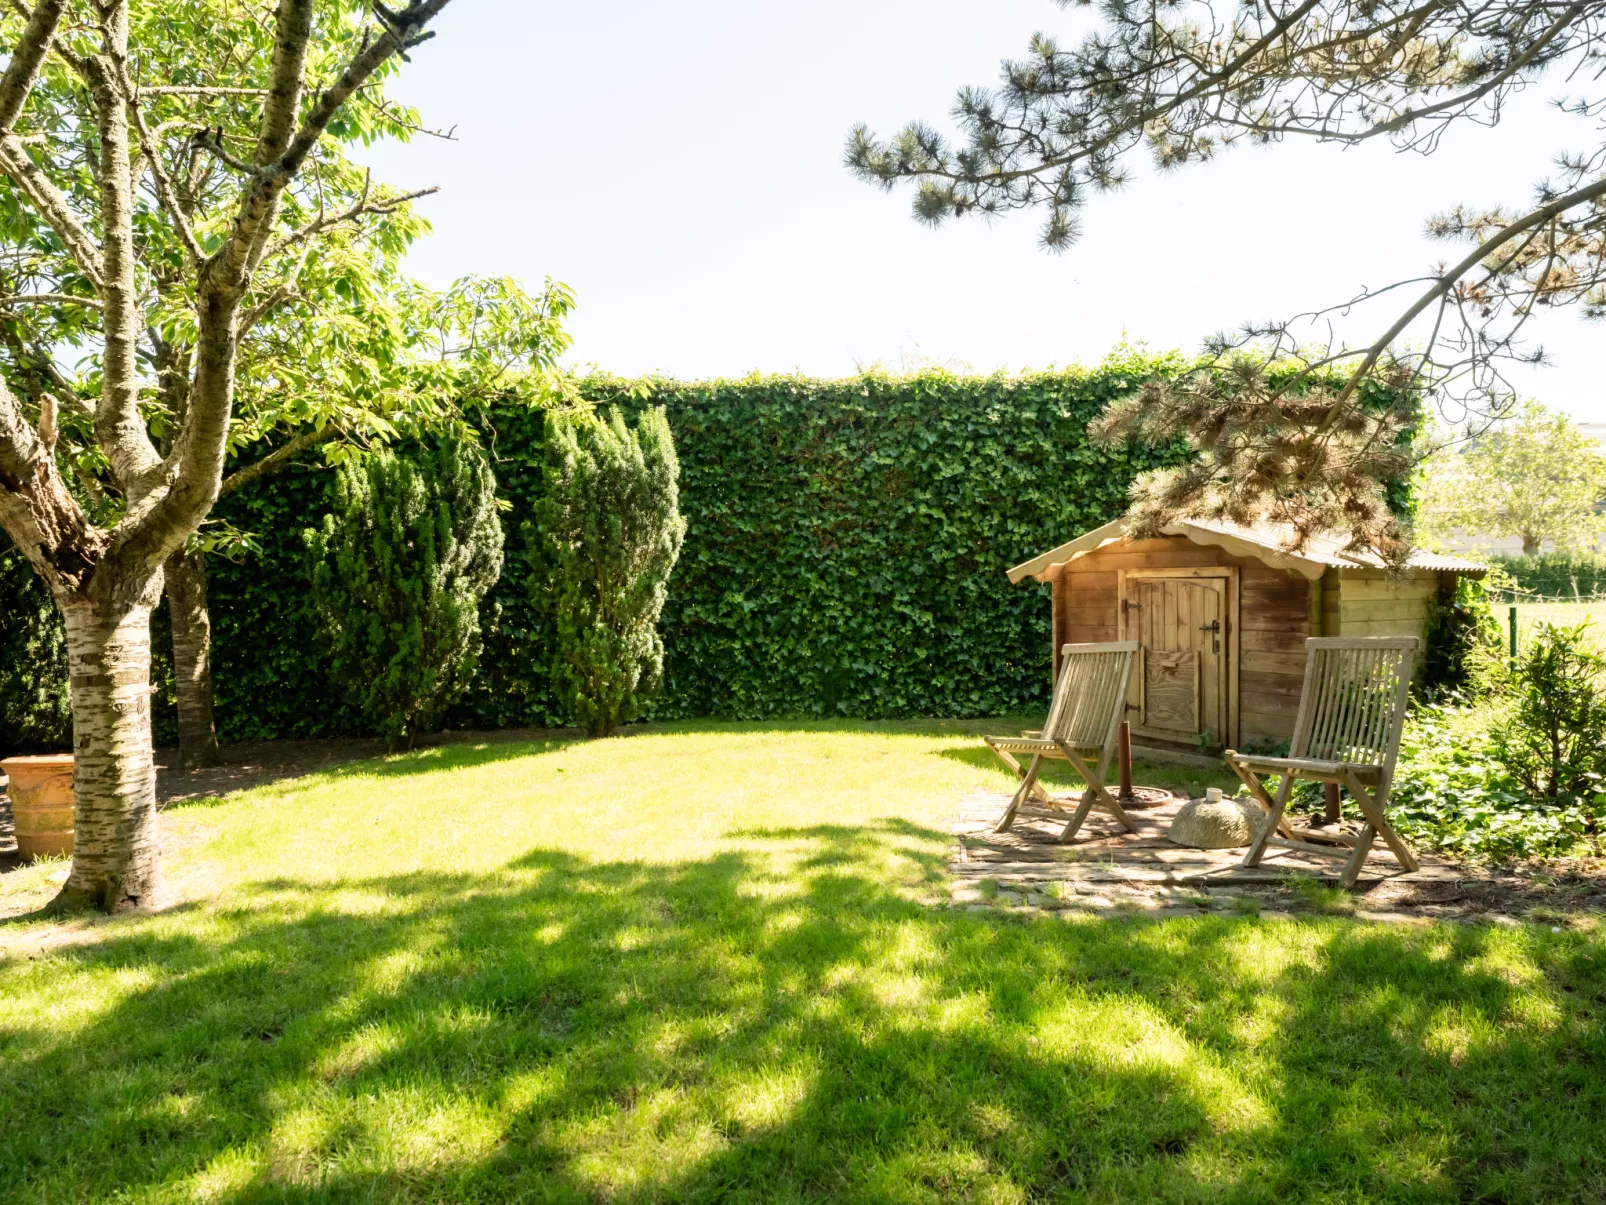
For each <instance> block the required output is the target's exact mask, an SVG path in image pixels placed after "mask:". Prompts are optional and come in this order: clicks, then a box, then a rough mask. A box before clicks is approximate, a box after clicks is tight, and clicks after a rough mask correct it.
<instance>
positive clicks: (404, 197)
mask: <svg viewBox="0 0 1606 1205" xmlns="http://www.w3.org/2000/svg"><path fill="white" fill-rule="evenodd" d="M438 192H440V188H439V187H434V188H420V189H418V190H417V191H416V192H409V193H403V194H401V195H400V196H396V197H384V198H382V199H380V200H378V201H370V200H368V185H367V182H366V181H365V182H364V183H363V192H362V196H361V197H360V198H359V199H358V200H357V202H356V203H355V204H353V205H352V206H351V207H350V208H348V209H346V210H343V211H342V212H340V213H336V214H329V215H327V216H325V217H321V218H318V219H316V220H315V221H311V222H308V223H307V224H306V225H305V226H303V227H301V229H299V230H296V231H293V232H291V233H290V234H287V235H285V236H284V237H283V238H280V239H276V240H274V241H273V242H271V243H269V244H268V247H267V250H266V251H264V252H263V255H262V260H263V262H264V263H266V262H268V261H270V260H272V259H273V258H274V257H275V256H277V255H283V254H284V253H285V252H286V251H288V250H290V248H291V247H294V246H296V245H297V244H299V243H303V242H305V241H306V240H308V239H310V238H312V237H314V236H315V235H319V234H322V233H323V232H324V231H325V230H328V229H330V228H331V227H333V226H338V225H340V223H342V222H351V221H355V220H356V219H357V218H360V217H362V216H363V215H365V214H370V213H378V214H383V213H394V212H396V210H398V209H400V208H401V207H402V206H403V205H405V204H407V203H408V202H409V201H416V200H418V198H420V197H429V196H434V195H435V194H436V193H438Z"/></svg>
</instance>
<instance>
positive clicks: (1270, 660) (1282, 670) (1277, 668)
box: [1239, 647, 1305, 682]
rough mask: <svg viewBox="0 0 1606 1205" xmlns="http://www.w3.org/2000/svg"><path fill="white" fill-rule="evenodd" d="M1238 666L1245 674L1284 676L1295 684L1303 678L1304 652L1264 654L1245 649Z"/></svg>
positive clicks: (1302, 649) (1301, 650)
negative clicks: (1291, 679)
mask: <svg viewBox="0 0 1606 1205" xmlns="http://www.w3.org/2000/svg"><path fill="white" fill-rule="evenodd" d="M1239 664H1240V665H1241V666H1242V667H1243V671H1244V672H1245V673H1250V672H1253V673H1257V674H1284V675H1286V676H1288V677H1291V678H1293V679H1294V681H1296V682H1300V681H1303V680H1304V678H1305V650H1304V648H1303V647H1301V648H1300V649H1299V651H1297V652H1295V651H1293V650H1284V651H1277V652H1265V651H1262V650H1260V649H1247V650H1245V651H1244V652H1243V654H1242V655H1241V658H1240V661H1239Z"/></svg>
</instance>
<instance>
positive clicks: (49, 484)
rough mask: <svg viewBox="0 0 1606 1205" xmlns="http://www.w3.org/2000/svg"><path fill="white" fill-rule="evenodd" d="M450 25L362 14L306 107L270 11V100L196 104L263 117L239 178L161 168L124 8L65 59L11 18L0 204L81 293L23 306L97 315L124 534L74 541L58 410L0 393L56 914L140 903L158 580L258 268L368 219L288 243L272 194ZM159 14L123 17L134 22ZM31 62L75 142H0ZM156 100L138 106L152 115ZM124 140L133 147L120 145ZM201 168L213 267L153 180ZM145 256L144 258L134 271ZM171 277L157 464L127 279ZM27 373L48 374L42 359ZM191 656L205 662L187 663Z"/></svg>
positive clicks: (152, 892)
mask: <svg viewBox="0 0 1606 1205" xmlns="http://www.w3.org/2000/svg"><path fill="white" fill-rule="evenodd" d="M447 3H448V0H406V3H405V4H403V5H402V6H401V7H400V8H399V9H396V10H392V9H390V8H387V7H386V6H385V5H382V4H375V5H373V6H372V7H373V11H372V14H371V16H372V21H373V25H372V26H371V27H365V28H364V30H363V32H362V34H361V37H360V40H357V41H353V43H352V57H351V58H350V60H349V61H348V62H347V64H346V66H345V68H344V70H342V71H340V72H339V74H338V75H337V76H336V77H335V78H334V79H333V81H332V82H331V83H329V84H328V85H327V86H326V87H324V88H323V89H322V91H320V92H319V93H317V95H316V96H315V97H313V98H311V101H310V104H306V105H304V104H303V100H304V99H306V98H305V93H304V85H305V82H306V79H305V77H306V68H307V52H308V48H309V46H310V45H311V43H312V39H313V37H314V25H315V22H314V14H315V10H316V9H317V7H318V5H317V4H316V0H277V4H276V5H275V6H274V17H273V22H274V32H273V43H272V55H271V63H270V64H268V65H267V71H266V76H265V78H264V79H263V82H265V83H266V85H267V86H266V87H261V88H257V87H252V88H243V89H231V88H221V89H211V88H208V87H203V88H201V89H200V90H201V91H203V92H207V91H222V92H226V93H231V94H232V93H233V92H241V93H244V94H250V95H260V96H261V97H262V102H261V113H260V119H259V120H257V121H255V122H253V123H252V124H254V125H255V127H256V133H255V136H254V137H255V149H254V151H253V152H252V154H251V156H250V158H249V160H242V159H239V158H236V157H235V155H234V153H233V151H231V150H230V149H229V147H230V146H239V145H243V144H245V142H246V141H247V137H248V135H247V133H246V132H245V130H243V129H236V130H235V131H234V132H233V135H232V138H233V140H232V142H231V141H228V140H226V139H225V137H224V131H223V129H222V127H221V126H219V127H214V128H212V129H210V130H201V131H200V132H199V133H195V132H193V131H191V132H186V133H185V135H184V137H185V139H186V143H185V145H186V146H187V147H188V151H187V152H182V153H180V157H179V158H178V159H174V158H173V154H172V148H171V147H169V148H166V150H165V151H164V148H163V146H162V144H161V139H160V137H159V134H160V132H161V131H166V130H169V126H167V125H160V126H158V127H157V133H155V134H153V133H152V132H151V131H150V130H149V129H148V128H147V126H146V124H145V118H144V116H143V114H142V108H141V107H142V105H143V104H144V103H145V99H146V98H145V96H144V94H142V92H141V87H140V85H139V83H138V82H137V78H138V74H139V69H140V66H141V62H142V60H143V58H144V56H143V55H142V54H138V53H136V54H133V55H131V54H130V49H129V29H130V11H131V5H130V0H96V3H94V4H93V5H89V6H87V8H88V9H89V10H90V15H92V16H93V25H85V26H83V28H82V30H81V31H80V30H79V29H78V27H77V26H75V27H74V31H75V32H74V33H73V36H72V37H71V38H69V39H57V37H56V34H57V27H58V26H59V25H60V23H61V21H62V19H63V14H64V13H65V11H66V9H67V7H68V5H67V3H66V0H34V3H33V5H32V8H31V10H30V9H29V8H28V7H27V6H25V5H21V4H18V5H15V6H14V7H16V8H18V9H19V10H21V14H20V15H21V18H22V20H21V27H20V30H19V28H18V25H17V23H16V22H15V21H14V20H12V19H11V18H10V17H9V15H8V16H7V17H6V32H7V34H8V38H7V42H8V45H7V58H6V63H5V66H4V68H3V70H0V175H4V176H5V177H6V178H7V179H8V180H9V182H10V185H11V188H12V192H11V193H10V194H8V195H9V196H11V197H12V199H13V200H25V201H26V203H27V207H28V211H29V212H30V213H31V214H32V215H33V220H36V221H37V222H39V223H40V224H41V225H42V226H48V227H50V229H51V230H52V231H53V232H54V235H55V240H56V242H57V243H58V244H59V246H60V248H61V250H62V254H63V255H64V256H65V257H67V258H68V259H70V261H71V268H70V271H68V272H67V273H66V278H68V279H70V281H71V282H72V283H73V285H74V287H75V288H76V287H80V286H84V285H87V286H88V288H90V289H92V290H93V292H94V296H93V297H88V296H82V297H79V296H75V295H67V294H56V293H49V294H45V293H41V294H38V295H36V296H35V297H33V298H32V299H31V300H34V301H42V300H44V299H45V298H46V297H51V298H54V299H55V300H56V301H58V302H59V301H64V302H66V303H71V304H76V305H81V306H84V307H87V308H89V309H91V310H95V311H98V312H99V314H100V334H101V338H102V342H103V354H102V356H101V374H100V396H99V398H98V399H97V401H96V403H95V405H94V407H93V418H94V422H93V431H94V442H95V444H96V446H97V447H98V449H99V451H100V452H101V454H102V455H103V456H104V458H105V464H106V469H107V472H108V473H109V475H110V478H111V484H112V485H113V487H114V490H115V492H116V494H117V495H118V496H119V498H120V503H121V505H120V506H119V508H118V510H120V512H121V513H120V514H119V515H118V517H117V518H116V520H115V522H114V523H113V524H112V525H111V526H110V527H109V528H108V527H101V526H98V525H97V524H96V523H95V522H94V521H92V519H91V515H90V514H89V513H88V512H86V510H85V508H84V507H83V506H82V505H80V503H79V502H78V500H77V499H76V498H75V497H74V496H73V493H72V491H70V490H69V489H68V488H67V484H66V480H65V478H64V476H63V465H62V464H61V463H60V462H59V460H58V457H57V452H56V445H57V440H58V437H59V436H60V434H61V432H60V428H59V425H58V423H57V421H56V418H57V412H58V403H59V402H60V400H61V398H60V397H57V396H56V394H55V393H52V392H51V390H44V391H42V392H40V393H39V394H38V395H37V396H36V397H35V398H34V402H33V406H32V408H25V407H24V404H23V402H22V401H21V400H20V399H19V397H18V396H17V395H16V394H15V393H14V392H13V391H12V388H11V385H10V383H9V377H8V375H7V374H0V528H4V530H5V532H6V534H7V535H9V536H10V537H11V540H12V542H13V543H14V544H16V546H17V548H18V549H19V550H21V551H22V553H23V554H24V555H25V556H27V558H28V560H29V561H30V562H31V563H32V565H33V567H34V568H35V570H37V571H38V573H39V575H40V577H41V578H42V579H43V580H44V582H45V584H46V585H47V586H48V587H49V589H50V592H51V596H52V597H53V598H54V599H55V601H56V605H57V607H59V608H60V610H61V612H62V616H63V618H64V620H65V622H66V627H67V644H68V658H69V671H70V679H71V689H72V700H73V752H74V755H75V762H76V765H75V769H74V775H73V780H74V788H75V791H76V795H77V809H76V817H75V834H74V845H75V850H74V858H73V867H72V871H71V873H70V875H69V877H68V879H67V884H66V886H65V887H64V888H63V889H62V892H61V895H60V896H58V897H57V900H56V902H55V905H54V906H57V907H59V906H64V905H71V904H75V903H90V904H94V905H96V906H98V907H100V908H103V909H105V910H107V911H116V910H118V909H120V908H127V907H140V906H150V905H151V904H153V903H154V902H155V900H156V895H157V889H158V886H159V884H158V875H157V865H158V844H157V826H156V775H155V765H154V762H153V760H152V756H151V715H150V616H151V610H152V608H153V607H154V606H155V605H156V602H157V600H158V599H159V598H160V597H161V593H162V588H163V569H164V566H165V565H166V563H167V562H168V561H169V559H171V558H173V557H175V556H180V557H181V556H182V553H183V548H184V544H185V541H186V540H187V539H188V537H189V536H190V535H191V534H193V533H194V532H195V531H196V529H197V528H198V527H199V526H200V524H201V522H202V521H203V520H204V519H205V518H206V515H207V512H208V511H210V510H211V508H212V503H213V502H215V501H216V500H217V497H218V492H219V490H220V488H221V482H222V476H223V464H224V458H225V456H226V454H227V445H228V435H229V427H230V420H231V415H232V410H233V403H234V388H235V380H234V376H235V363H236V354H237V351H238V344H239V332H240V329H241V323H242V317H241V305H242V302H243V301H244V300H245V299H246V298H247V297H248V296H249V295H250V294H251V290H252V288H253V278H254V276H255V274H256V273H257V271H258V270H259V269H260V268H261V267H262V265H263V263H264V261H265V260H267V261H272V262H281V261H282V262H285V263H289V262H290V260H289V257H290V256H291V255H292V254H294V253H295V249H296V248H297V247H303V244H305V243H306V242H307V241H308V240H310V239H313V238H315V237H317V236H318V235H319V234H320V233H321V232H322V231H324V230H325V229H327V228H328V227H329V226H330V225H331V224H332V223H334V222H338V221H343V220H346V219H347V218H351V217H355V216H357V215H360V214H361V213H363V212H369V211H371V210H370V209H368V208H367V202H366V193H365V199H364V201H363V202H360V203H359V205H358V206H357V207H356V208H354V209H352V210H350V211H348V212H346V213H344V214H342V215H339V216H331V215H326V214H322V213H320V216H319V217H318V218H315V219H313V220H312V221H310V222H307V223H305V224H303V225H300V226H298V227H291V228H287V229H280V219H281V218H282V217H283V216H284V211H283V204H282V202H283V197H284V193H285V190H286V189H287V188H288V187H289V186H290V185H291V182H292V181H294V180H295V179H296V177H297V176H298V175H299V174H300V173H301V171H302V169H303V168H304V167H305V166H306V164H307V163H308V161H309V159H310V158H311V157H312V156H313V154H314V151H315V149H316V147H317V145H318V142H319V140H320V139H321V138H323V136H324V135H325V133H326V132H327V130H328V129H329V126H330V123H331V122H332V121H334V120H335V118H336V115H337V114H338V113H339V112H340V110H341V108H342V106H344V105H345V104H346V102H347V101H348V100H349V99H350V98H351V97H353V96H354V95H356V94H357V93H358V92H359V91H360V90H361V89H363V88H364V87H365V86H368V85H369V83H370V81H371V80H373V78H374V76H375V73H376V72H379V71H380V70H381V68H383V67H384V66H385V64H386V63H387V62H388V61H389V60H390V59H391V58H393V57H395V56H397V55H401V56H403V57H405V54H406V51H408V50H410V49H412V48H414V47H416V46H418V45H420V44H422V43H423V42H424V41H426V40H428V39H429V38H430V37H431V36H433V35H432V33H431V32H430V31H428V30H426V29H425V26H426V25H427V24H428V22H429V21H430V19H431V18H432V17H434V16H435V15H436V14H437V13H438V12H440V10H441V9H443V8H444V7H445V6H446V4H447ZM162 7H163V6H160V5H157V6H149V8H142V9H141V10H140V11H141V15H142V18H143V15H145V14H146V13H147V12H149V11H150V9H155V10H157V11H158V12H159V11H160V10H161V8H162ZM261 17H262V14H260V13H256V12H252V13H251V14H249V16H243V17H241V18H240V19H241V20H250V21H252V22H260V20H261ZM142 28H145V27H144V26H142ZM331 28H333V27H331ZM80 32H81V33H82V35H83V36H82V37H81V38H80V37H79V33H80ZM161 36H162V37H163V38H166V37H168V36H169V34H168V33H167V32H164V33H162V35H161ZM179 36H182V35H179ZM91 45H92V46H93V47H94V48H93V49H92V50H91V49H90V46H91ZM47 54H51V55H54V56H55V57H57V58H59V59H60V60H61V61H62V63H63V64H64V65H65V67H66V68H67V69H69V70H70V72H71V73H72V76H73V77H75V78H76V81H77V83H76V84H69V85H63V86H64V87H78V86H80V85H81V86H82V88H83V89H84V90H85V93H86V94H87V96H88V98H89V100H90V102H91V103H90V105H89V106H88V112H87V115H86V116H85V118H84V119H82V120H78V119H72V118H67V117H63V116H61V115H62V114H63V113H65V112H68V111H73V112H76V111H77V108H76V106H77V105H78V100H77V98H76V96H77V94H76V93H75V99H74V100H73V101H72V102H71V103H70V104H67V105H63V104H62V103H59V101H58V99H57V98H52V97H47V98H46V100H45V102H44V103H42V104H41V105H40V106H39V107H40V108H41V110H42V111H43V112H45V113H47V114H49V116H48V117H47V118H46V120H44V121H43V122H41V123H39V128H38V129H35V130H34V131H33V132H32V133H29V134H27V135H23V134H20V133H18V132H17V130H16V125H17V123H18V121H19V120H20V119H21V118H22V117H23V116H24V109H25V107H27V104H28V100H29V97H30V95H31V93H32V92H33V90H34V88H35V85H36V83H37V82H38V80H39V72H40V65H41V64H42V63H43V62H44V60H45V57H46V55H47ZM161 91H163V90H162V89H159V88H152V89H151V90H150V93H151V94H153V95H154V94H159V93H160V92H161ZM91 123H92V124H91ZM178 124H180V125H182V124H183V123H178ZM30 128H32V127H31V126H30ZM131 129H132V130H134V131H136V132H137V133H138V135H139V137H138V139H133V138H131V137H130V132H131ZM136 145H137V146H138V153H137V154H136V153H135V149H134V148H135V146H136ZM184 154H188V155H189V159H188V160H184V159H183V157H182V156H183V155H184ZM198 154H199V155H205V156H207V157H209V159H210V160H215V161H216V163H217V164H218V165H221V168H220V170H221V169H226V170H228V171H229V172H231V173H235V174H236V176H237V177H238V179H239V186H238V189H237V190H230V191H227V192H225V194H224V196H225V197H226V200H225V201H224V202H223V205H222V207H220V208H219V209H217V210H215V211H213V212H212V213H210V214H209V215H208V216H207V221H208V222H211V223H213V225H207V226H204V227H202V228H203V229H205V230H206V231H207V232H208V233H207V237H208V238H209V239H210V238H212V236H213V234H214V233H215V234H216V242H215V245H214V246H213V249H211V250H208V249H207V247H206V246H204V245H203V243H202V241H201V239H199V238H198V237H197V235H196V233H195V231H196V228H197V225H196V221H195V214H194V213H193V212H192V210H193V206H191V207H189V208H187V207H186V204H184V203H181V202H180V198H179V194H178V192H176V191H175V188H174V177H173V176H172V175H170V174H169V171H168V168H169V166H171V165H172V164H174V163H178V162H186V161H187V162H189V163H190V164H191V167H190V168H189V169H186V170H188V171H190V172H191V174H192V175H193V171H194V164H195V163H196V159H195V156H196V155H198ZM164 155H165V157H164ZM46 164H49V165H51V166H54V167H56V168H58V169H59V171H60V173H61V174H66V175H70V176H72V177H73V178H75V179H76V178H78V176H79V175H80V174H81V173H83V172H85V171H87V172H88V173H89V174H90V177H91V182H92V183H93V185H94V187H93V188H84V189H81V190H78V189H70V190H67V191H64V190H63V188H62V187H61V186H60V185H58V184H57V182H56V179H55V176H54V175H53V173H52V172H50V171H46V170H45V165H46ZM208 170H211V169H210V168H209V169H208ZM147 183H148V185H149V188H150V190H151V195H152V196H153V197H154V199H155V200H156V201H157V202H158V210H159V216H158V213H157V211H149V213H148V220H149V222H151V223H153V225H150V226H148V227H147V226H142V227H141V230H142V236H141V237H140V238H136V237H135V234H134V227H135V225H136V217H137V215H138V213H139V204H138V203H137V196H138V194H139V193H140V190H141V188H142V187H144V186H145V185H146V184H147ZM192 199H193V198H192ZM225 210H226V211H231V212H232V217H228V216H227V212H226V211H225ZM146 220H147V218H141V219H140V221H146ZM158 234H161V235H162V236H163V237H156V236H157V235H158ZM164 239H165V241H164ZM25 241H26V240H25ZM142 254H144V255H146V256H148V257H150V262H146V263H144V264H143V268H142V265H141V261H140V256H141V255H142ZM303 255H304V247H303ZM297 262H304V260H303V261H297ZM175 270H176V271H178V272H180V273H182V274H183V275H184V279H185V280H186V282H190V283H192V284H193V288H194V300H193V305H194V315H195V337H194V344H193V354H194V368H193V372H191V373H190V376H189V385H188V387H187V389H185V390H184V406H183V408H182V413H170V414H169V415H168V416H167V417H168V420H169V421H170V422H171V423H172V424H173V431H174V434H173V437H172V441H171V443H170V444H168V445H167V446H166V447H165V449H162V450H159V449H158V448H157V446H156V443H155V440H154V438H153V432H152V426H151V423H150V421H149V417H148V416H147V415H146V414H145V413H144V412H143V411H142V410H141V397H142V390H143V389H144V388H145V385H144V383H143V382H142V380H141V377H140V363H141V360H140V350H139V348H140V340H141V338H142V337H149V338H152V339H155V340H157V341H158V342H159V335H158V334H157V333H156V332H154V331H153V330H152V329H151V326H150V324H149V323H147V321H146V315H145V312H144V309H143V308H142V307H143V305H144V304H145V300H144V299H145V296H146V293H147V291H148V290H143V289H142V287H141V276H142V275H143V276H144V278H145V280H146V282H147V283H149V282H150V281H151V279H153V277H154V275H156V274H160V273H171V272H173V271H175ZM295 271H297V272H298V271H299V267H297V268H296V269H295ZM186 287H190V284H189V283H187V285H186ZM274 295H277V294H274ZM6 300H7V301H8V302H13V301H23V300H29V299H28V298H22V297H11V298H7V299H6ZM259 304H260V303H259ZM247 313H248V314H249V313H250V311H247ZM246 325H247V326H248V325H249V321H247V322H246ZM42 359H43V360H44V361H45V362H48V361H49V359H50V357H49V356H48V355H47V356H44V357H42ZM54 388H55V389H56V390H57V391H58V392H60V393H61V394H62V396H74V395H73V392H72V389H71V388H70V387H68V388H66V389H65V390H63V389H61V387H60V385H59V384H57V385H55V386H54ZM179 578H180V580H179V595H180V597H181V598H193V597H194V595H193V594H190V593H187V591H186V587H193V586H194V584H195V583H196V581H197V580H198V579H197V578H196V577H195V576H194V575H188V576H187V575H185V574H184V572H183V567H181V569H180V575H179ZM202 590H203V591H204V583H202ZM175 611H178V612H184V611H185V608H184V607H183V606H182V605H181V606H178V607H176V608H175ZM187 614H188V616H189V617H190V618H192V619H193V617H194V616H195V615H197V614H199V615H202V616H204V614H205V608H204V594H203V596H202V602H201V605H196V606H193V607H191V608H190V609H189V611H188V612H187ZM192 631H193V628H192ZM191 647H192V648H200V649H204V648H205V643H204V641H203V642H200V643H198V644H192V645H191ZM202 669H203V671H204V662H203V663H202ZM194 670H195V666H194V664H193V658H192V664H191V667H190V671H191V672H190V673H189V674H187V675H185V678H187V680H188V681H187V685H188V686H196V685H205V674H204V672H203V674H202V675H201V677H200V678H199V679H197V677H196V674H195V672H194ZM181 680H182V679H181ZM192 718H193V717H192ZM209 727H210V725H208V728H209ZM207 743H208V744H209V743H210V742H209V741H207Z"/></svg>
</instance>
